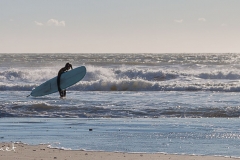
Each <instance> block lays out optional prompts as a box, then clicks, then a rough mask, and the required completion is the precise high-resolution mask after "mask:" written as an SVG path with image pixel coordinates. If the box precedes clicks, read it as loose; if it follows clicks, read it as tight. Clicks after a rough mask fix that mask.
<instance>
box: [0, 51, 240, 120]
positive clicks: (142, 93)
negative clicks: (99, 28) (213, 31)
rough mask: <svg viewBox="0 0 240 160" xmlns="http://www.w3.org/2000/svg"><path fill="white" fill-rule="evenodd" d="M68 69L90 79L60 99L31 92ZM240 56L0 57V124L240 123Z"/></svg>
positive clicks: (51, 55)
mask: <svg viewBox="0 0 240 160" xmlns="http://www.w3.org/2000/svg"><path fill="white" fill-rule="evenodd" d="M66 62H70V63H72V64H73V67H78V66H81V65H84V66H86V68H87V74H86V76H85V77H84V79H83V80H82V81H81V82H79V83H77V84H76V85H74V86H72V87H70V88H69V89H68V91H69V92H68V96H67V100H60V99H58V94H52V95H49V96H45V97H40V98H34V97H29V98H26V97H25V96H27V95H29V93H30V92H31V90H32V89H33V88H34V87H36V86H38V85H39V84H41V83H43V82H45V81H46V80H48V79H51V78H53V77H55V76H56V75H57V73H58V70H59V69H60V68H61V67H63V66H64V65H65V63H66ZM239 62H240V54H0V91H1V93H0V96H1V104H0V116H1V117H5V116H12V117H42V116H43V117H79V118H86V117H92V118H94V117H111V118H116V117H117V118H121V117H149V118H153V117H154V118H157V117H239V113H240V109H239V98H238V97H239V91H240V83H239V79H240V71H239V68H240V65H239Z"/></svg>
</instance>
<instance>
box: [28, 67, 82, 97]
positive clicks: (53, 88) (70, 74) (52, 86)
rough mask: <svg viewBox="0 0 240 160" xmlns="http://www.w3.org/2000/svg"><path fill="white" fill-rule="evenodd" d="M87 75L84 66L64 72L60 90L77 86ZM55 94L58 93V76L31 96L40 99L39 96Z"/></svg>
mask: <svg viewBox="0 0 240 160" xmlns="http://www.w3.org/2000/svg"><path fill="white" fill-rule="evenodd" d="M85 75H86V67H84V66H81V67H77V68H74V69H72V70H70V71H67V72H64V73H63V74H62V75H61V79H60V83H61V84H60V88H61V89H66V88H68V87H70V86H72V85H74V84H76V83H77V82H79V81H80V80H82V79H83V77H84V76H85ZM55 92H58V87H57V76H56V77H54V78H52V79H50V80H48V81H46V82H44V83H42V84H41V85H39V86H38V87H36V88H35V89H33V90H32V92H31V94H30V95H31V96H33V97H39V96H45V95H48V94H52V93H55Z"/></svg>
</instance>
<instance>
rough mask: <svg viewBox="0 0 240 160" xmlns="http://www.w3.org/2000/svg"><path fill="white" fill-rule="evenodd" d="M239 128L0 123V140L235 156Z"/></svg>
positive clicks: (167, 122)
mask: <svg viewBox="0 0 240 160" xmlns="http://www.w3.org/2000/svg"><path fill="white" fill-rule="evenodd" d="M239 123H240V119H238V118H233V119H226V118H160V119H151V118H145V119H142V118H134V119H131V118H120V119H118V118H114V119H112V118H107V119H106V118H100V119H86V118H83V119H82V118H80V119H79V118H75V119H73V118H68V119H66V118H54V119H52V118H1V119H0V125H1V131H0V134H1V141H6V142H9V141H22V142H25V143H28V144H40V143H47V144H49V145H51V147H57V148H64V149H74V150H79V149H80V150H81V149H84V150H96V151H120V152H147V153H159V152H165V153H174V154H175V153H176V154H195V155H218V156H219V155H220V156H235V157H240V152H239V147H240V146H239V142H240V134H239V131H240V130H239V127H238V126H239ZM89 129H92V131H89Z"/></svg>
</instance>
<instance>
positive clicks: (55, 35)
mask: <svg viewBox="0 0 240 160" xmlns="http://www.w3.org/2000/svg"><path fill="white" fill-rule="evenodd" d="M239 6H240V0H0V53H240V43H239V42H240V9H239Z"/></svg>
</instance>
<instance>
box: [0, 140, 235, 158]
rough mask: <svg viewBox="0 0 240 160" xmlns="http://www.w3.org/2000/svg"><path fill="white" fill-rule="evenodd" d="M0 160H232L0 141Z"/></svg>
mask: <svg viewBox="0 0 240 160" xmlns="http://www.w3.org/2000/svg"><path fill="white" fill-rule="evenodd" d="M0 159H1V160H33V159H34V160H50V159H58V160H79V159H81V160H102V159H104V160H112V159H114V160H122V159H126V160H129V159H131V160H149V159H151V160H155V159H156V160H159V159H161V160H169V159H171V160H233V159H235V158H231V157H215V156H192V155H171V154H161V153H156V154H146V153H118V152H94V151H74V150H62V149H52V148H49V147H48V146H47V145H26V144H22V143H18V144H16V143H0Z"/></svg>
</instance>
